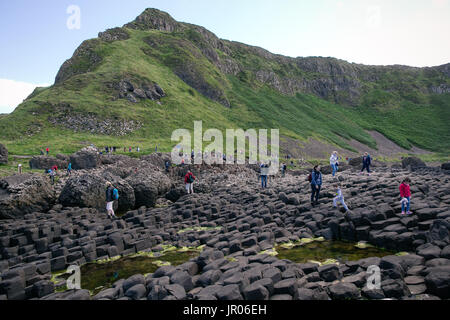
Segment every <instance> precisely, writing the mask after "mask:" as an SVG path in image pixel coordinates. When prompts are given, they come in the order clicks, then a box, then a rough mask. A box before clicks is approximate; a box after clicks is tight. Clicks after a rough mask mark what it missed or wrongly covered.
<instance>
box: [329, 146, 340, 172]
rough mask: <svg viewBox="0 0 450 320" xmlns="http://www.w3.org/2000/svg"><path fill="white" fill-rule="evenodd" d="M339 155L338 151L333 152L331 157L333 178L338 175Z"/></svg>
mask: <svg viewBox="0 0 450 320" xmlns="http://www.w3.org/2000/svg"><path fill="white" fill-rule="evenodd" d="M338 160H339V158H338V153H337V151H333V153H332V154H331V157H330V165H331V169H332V170H333V177H334V176H335V175H336V172H337V171H338Z"/></svg>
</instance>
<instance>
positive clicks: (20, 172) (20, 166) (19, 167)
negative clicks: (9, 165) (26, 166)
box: [17, 163, 22, 174]
mask: <svg viewBox="0 0 450 320" xmlns="http://www.w3.org/2000/svg"><path fill="white" fill-rule="evenodd" d="M17 172H18V173H19V174H22V164H21V163H19V165H18V166H17Z"/></svg>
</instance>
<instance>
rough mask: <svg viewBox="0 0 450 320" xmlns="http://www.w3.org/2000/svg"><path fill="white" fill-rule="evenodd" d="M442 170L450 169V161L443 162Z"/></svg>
mask: <svg viewBox="0 0 450 320" xmlns="http://www.w3.org/2000/svg"><path fill="white" fill-rule="evenodd" d="M441 169H442V170H450V162H446V163H443V164H442V165H441Z"/></svg>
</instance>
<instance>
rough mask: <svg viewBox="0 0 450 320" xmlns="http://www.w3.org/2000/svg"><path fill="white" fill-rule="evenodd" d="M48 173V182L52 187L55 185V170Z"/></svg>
mask: <svg viewBox="0 0 450 320" xmlns="http://www.w3.org/2000/svg"><path fill="white" fill-rule="evenodd" d="M48 173H49V175H50V181H51V182H52V185H54V184H55V176H56V171H55V169H51V170H48Z"/></svg>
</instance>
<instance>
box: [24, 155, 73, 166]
mask: <svg viewBox="0 0 450 320" xmlns="http://www.w3.org/2000/svg"><path fill="white" fill-rule="evenodd" d="M68 164H69V159H68V157H66V156H61V155H60V156H59V158H58V157H51V156H34V157H33V158H31V160H30V169H51V168H52V167H53V166H57V167H58V169H65V168H67V166H68Z"/></svg>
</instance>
